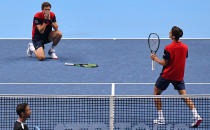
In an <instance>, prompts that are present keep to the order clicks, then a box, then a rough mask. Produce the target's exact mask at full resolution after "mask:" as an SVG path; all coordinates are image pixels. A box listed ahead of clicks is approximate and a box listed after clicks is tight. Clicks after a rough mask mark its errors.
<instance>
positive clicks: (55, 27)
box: [51, 22, 58, 31]
mask: <svg viewBox="0 0 210 130" xmlns="http://www.w3.org/2000/svg"><path fill="white" fill-rule="evenodd" d="M51 25H52V27H53V29H54V30H55V31H57V30H58V24H57V22H52V24H51Z"/></svg>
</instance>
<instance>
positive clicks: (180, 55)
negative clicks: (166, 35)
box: [162, 41, 188, 81]
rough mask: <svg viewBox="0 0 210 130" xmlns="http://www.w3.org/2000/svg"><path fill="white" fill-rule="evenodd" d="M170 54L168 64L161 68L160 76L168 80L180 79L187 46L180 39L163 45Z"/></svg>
mask: <svg viewBox="0 0 210 130" xmlns="http://www.w3.org/2000/svg"><path fill="white" fill-rule="evenodd" d="M165 51H167V52H168V53H169V55H170V59H169V61H168V64H167V65H166V66H165V67H164V68H163V72H162V77H163V78H165V79H168V80H174V81H182V80H183V78H184V70H185V62H186V58H187V56H188V47H187V45H185V44H184V43H182V42H181V41H179V42H172V43H171V44H169V45H168V46H166V47H165Z"/></svg>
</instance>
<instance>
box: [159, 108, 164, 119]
mask: <svg viewBox="0 0 210 130" xmlns="http://www.w3.org/2000/svg"><path fill="white" fill-rule="evenodd" d="M158 119H160V120H164V117H163V111H162V110H158Z"/></svg>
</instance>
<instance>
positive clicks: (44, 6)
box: [42, 2, 51, 12]
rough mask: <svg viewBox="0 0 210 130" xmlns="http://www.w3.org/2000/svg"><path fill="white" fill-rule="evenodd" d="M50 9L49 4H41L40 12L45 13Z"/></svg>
mask: <svg viewBox="0 0 210 130" xmlns="http://www.w3.org/2000/svg"><path fill="white" fill-rule="evenodd" d="M50 9H51V4H50V3H49V2H43V3H42V11H43V12H45V11H50Z"/></svg>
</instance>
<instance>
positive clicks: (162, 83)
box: [154, 76, 170, 124]
mask: <svg viewBox="0 0 210 130" xmlns="http://www.w3.org/2000/svg"><path fill="white" fill-rule="evenodd" d="M169 84H170V82H169V81H168V80H165V79H164V78H162V77H161V76H160V77H159V78H158V79H157V81H156V84H155V87H154V95H161V93H162V92H163V91H164V90H165V89H166V88H167V87H168V85H169ZM154 100H155V106H156V109H157V111H158V119H157V120H154V123H155V124H165V119H164V116H163V111H162V103H161V99H160V98H155V99H154Z"/></svg>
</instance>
